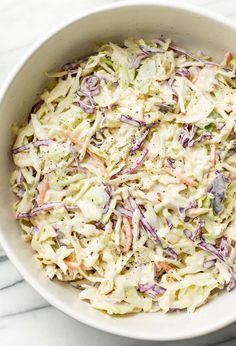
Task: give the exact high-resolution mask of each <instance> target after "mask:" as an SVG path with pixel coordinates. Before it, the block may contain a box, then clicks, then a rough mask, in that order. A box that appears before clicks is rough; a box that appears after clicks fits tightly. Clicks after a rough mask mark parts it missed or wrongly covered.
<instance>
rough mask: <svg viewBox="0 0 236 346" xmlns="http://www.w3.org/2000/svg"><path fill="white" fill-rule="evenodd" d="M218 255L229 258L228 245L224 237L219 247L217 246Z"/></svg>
mask: <svg viewBox="0 0 236 346" xmlns="http://www.w3.org/2000/svg"><path fill="white" fill-rule="evenodd" d="M219 254H220V255H221V256H222V257H228V256H229V244H228V240H227V238H226V236H223V237H222V238H221V242H220V246H219Z"/></svg>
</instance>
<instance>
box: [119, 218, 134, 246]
mask: <svg viewBox="0 0 236 346" xmlns="http://www.w3.org/2000/svg"><path fill="white" fill-rule="evenodd" d="M122 221H123V227H122V230H123V232H124V234H125V238H126V243H125V246H124V247H123V248H122V252H123V253H127V252H128V251H129V250H130V248H131V245H132V241H133V231H132V227H131V225H130V221H129V219H128V218H127V217H122Z"/></svg>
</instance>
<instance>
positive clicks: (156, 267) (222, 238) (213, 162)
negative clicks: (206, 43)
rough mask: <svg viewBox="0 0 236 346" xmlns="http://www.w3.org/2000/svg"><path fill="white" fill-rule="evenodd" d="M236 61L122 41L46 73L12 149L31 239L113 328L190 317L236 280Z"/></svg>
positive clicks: (53, 274)
mask: <svg viewBox="0 0 236 346" xmlns="http://www.w3.org/2000/svg"><path fill="white" fill-rule="evenodd" d="M235 68H236V60H235V59H233V58H232V56H231V54H230V53H229V52H227V53H226V54H225V57H224V60H223V62H222V63H221V64H217V63H215V62H212V61H211V60H210V58H209V57H207V56H204V55H203V54H202V53H198V54H196V56H195V55H193V54H192V53H189V52H188V51H186V50H184V49H183V48H181V47H178V46H176V45H175V44H174V43H173V42H171V40H169V39H167V40H163V39H155V40H152V41H144V40H143V39H127V40H125V41H124V43H123V45H120V46H119V45H117V44H114V43H107V44H104V45H102V46H100V48H99V49H98V50H97V51H96V52H95V53H94V54H92V55H90V56H88V57H85V58H82V59H80V60H78V61H75V62H72V63H67V64H66V65H64V66H63V67H62V69H61V71H59V72H55V73H49V74H48V76H49V78H51V84H50V87H49V88H48V89H47V90H45V91H44V92H43V94H42V95H41V99H40V101H39V102H38V103H37V104H36V105H34V107H33V108H32V110H31V113H30V117H29V119H28V121H27V122H25V123H24V124H23V125H22V126H20V127H18V126H17V125H14V126H13V132H14V134H15V136H16V139H15V142H14V146H13V149H12V155H13V159H14V163H15V169H14V172H13V174H12V179H11V184H12V189H13V191H14V193H15V194H16V196H17V198H16V201H15V203H14V210H15V213H16V214H15V215H16V219H17V220H18V221H19V224H20V226H21V228H22V231H23V236H24V239H25V240H26V241H28V242H30V244H31V247H32V249H33V251H34V253H35V254H34V256H35V258H36V260H37V262H38V263H39V265H40V266H41V267H42V268H43V269H44V270H45V272H46V275H47V276H48V277H49V278H50V279H58V280H62V281H67V282H68V283H70V284H71V285H72V286H74V287H75V288H77V289H78V294H79V297H80V298H81V299H84V300H88V301H89V302H90V303H91V305H92V306H93V307H94V308H97V309H101V310H104V311H106V312H108V313H109V314H126V313H130V312H141V311H144V312H155V311H158V310H162V311H164V312H171V311H176V310H182V309H187V311H189V312H193V311H194V310H195V309H196V308H197V307H199V306H201V305H203V304H205V303H206V302H207V301H208V300H209V299H210V298H211V297H213V296H215V295H216V294H217V293H218V292H219V291H220V290H223V289H225V288H226V289H227V290H228V291H231V290H232V289H233V288H234V286H235V278H236V263H235V259H236V246H235V244H236V213H235V206H236V205H235V202H234V200H235V196H236V124H235V121H236V77H235Z"/></svg>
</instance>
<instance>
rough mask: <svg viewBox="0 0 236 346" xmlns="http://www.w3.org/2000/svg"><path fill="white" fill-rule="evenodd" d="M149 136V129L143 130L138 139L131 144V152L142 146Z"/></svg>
mask: <svg viewBox="0 0 236 346" xmlns="http://www.w3.org/2000/svg"><path fill="white" fill-rule="evenodd" d="M148 134H149V129H145V130H144V131H143V132H142V133H141V135H140V137H139V138H137V139H134V141H133V143H132V146H131V149H130V150H131V152H135V151H136V150H138V149H140V148H141V146H142V144H143V143H144V141H145V139H146V137H147V136H148Z"/></svg>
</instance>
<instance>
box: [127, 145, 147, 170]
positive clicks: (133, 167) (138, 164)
mask: <svg viewBox="0 0 236 346" xmlns="http://www.w3.org/2000/svg"><path fill="white" fill-rule="evenodd" d="M147 154H148V149H146V148H145V149H143V152H142V154H141V155H140V156H139V157H138V159H137V161H135V162H134V163H133V164H132V165H131V166H130V167H128V168H126V169H124V170H123V171H122V172H121V173H122V174H130V173H133V172H135V171H136V170H137V168H138V167H139V166H141V164H142V163H143V161H144V159H145V157H146V156H147Z"/></svg>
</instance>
